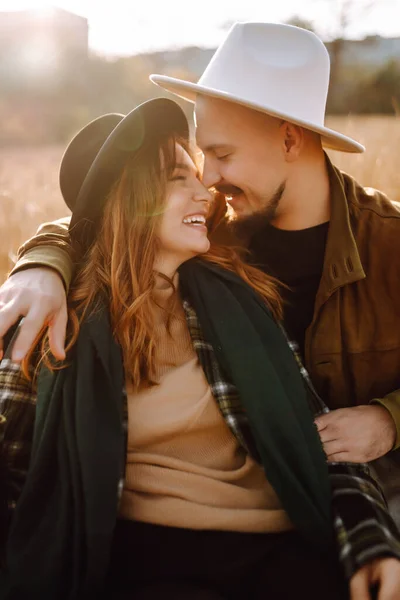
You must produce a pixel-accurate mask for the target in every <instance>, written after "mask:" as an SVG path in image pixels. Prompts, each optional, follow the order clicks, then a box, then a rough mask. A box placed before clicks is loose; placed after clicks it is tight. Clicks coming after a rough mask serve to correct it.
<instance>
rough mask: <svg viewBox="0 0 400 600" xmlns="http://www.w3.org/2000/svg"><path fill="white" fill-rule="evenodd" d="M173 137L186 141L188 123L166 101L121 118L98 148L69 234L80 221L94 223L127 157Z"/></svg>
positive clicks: (151, 103) (152, 102)
mask: <svg viewBox="0 0 400 600" xmlns="http://www.w3.org/2000/svg"><path fill="white" fill-rule="evenodd" d="M171 135H176V136H177V137H180V138H182V139H184V140H188V139H189V135H190V132H189V124H188V121H187V118H186V116H185V113H184V112H183V110H182V109H181V107H180V106H179V105H178V104H177V103H176V102H174V101H173V100H169V99H168V98H154V99H152V100H148V101H147V102H144V103H143V104H140V105H139V106H137V107H136V108H134V109H133V110H132V111H131V112H129V113H128V114H127V115H126V116H124V117H123V118H122V119H121V121H120V122H119V123H118V124H117V125H116V127H115V128H114V129H113V130H112V132H111V133H110V135H109V136H108V137H107V139H106V140H105V142H104V144H103V145H102V146H101V148H100V150H99V152H98V153H97V155H96V158H95V159H94V161H93V163H92V164H91V166H90V169H89V171H88V173H87V175H86V177H85V179H84V181H83V184H82V186H81V188H80V190H79V194H78V197H77V199H76V202H75V207H74V210H73V213H72V217H71V224H70V231H72V230H73V229H74V227H75V226H76V225H77V224H78V223H79V222H80V223H82V222H84V221H86V222H94V221H96V220H97V219H98V217H99V216H100V214H101V211H102V208H103V202H102V200H103V201H104V200H105V198H106V196H107V195H108V192H109V191H110V189H111V187H112V185H113V184H114V183H115V181H117V179H118V177H119V175H120V173H121V171H122V169H123V166H124V165H125V163H126V160H127V158H128V157H130V156H132V154H134V153H135V152H136V151H138V150H139V149H140V148H141V147H142V146H143V144H144V143H145V142H146V143H147V142H154V143H155V144H157V143H160V142H161V140H163V139H166V138H168V137H169V136H171Z"/></svg>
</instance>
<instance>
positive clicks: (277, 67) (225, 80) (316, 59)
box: [150, 23, 365, 152]
mask: <svg viewBox="0 0 400 600" xmlns="http://www.w3.org/2000/svg"><path fill="white" fill-rule="evenodd" d="M329 72H330V61H329V54H328V51H327V49H326V47H325V46H324V44H323V43H322V41H321V40H320V39H319V38H318V37H317V36H316V35H315V34H314V33H311V32H310V31H307V30H305V29H301V28H299V27H294V26H292V25H282V24H278V23H236V24H235V25H234V26H233V27H232V29H231V30H230V31H229V33H228V36H227V37H226V39H225V41H224V42H223V43H222V44H221V45H220V46H219V48H218V49H217V51H216V52H215V54H214V56H213V57H212V59H211V61H210V63H209V64H208V66H207V68H206V70H205V71H204V73H203V75H202V76H201V78H200V79H199V81H198V83H192V82H190V81H185V80H183V79H176V78H174V77H167V76H165V75H151V76H150V79H151V81H153V83H156V84H157V85H159V86H161V87H162V88H164V89H165V90H168V91H169V92H172V93H173V94H176V95H178V96H180V97H181V98H184V99H185V100H189V101H190V102H195V101H196V97H197V95H198V94H201V95H203V96H209V97H212V98H219V99H221V100H227V101H229V102H235V103H236V104H241V105H242V106H247V107H248V108H251V109H254V110H257V111H260V112H264V113H266V114H268V115H271V116H273V117H277V118H280V119H284V120H285V121H289V122H290V123H294V124H296V125H300V126H301V127H304V128H305V129H309V130H310V131H314V132H316V133H319V134H320V135H321V139H322V143H323V145H324V146H325V147H327V148H331V149H333V150H340V151H342V152H364V150H365V148H364V146H363V145H362V144H360V143H358V142H356V141H355V140H353V139H352V138H350V137H347V136H346V135H343V134H342V133H339V132H337V131H334V130H333V129H329V128H328V127H325V108H326V99H327V95H328V87H329Z"/></svg>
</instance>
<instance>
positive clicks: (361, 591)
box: [350, 558, 400, 600]
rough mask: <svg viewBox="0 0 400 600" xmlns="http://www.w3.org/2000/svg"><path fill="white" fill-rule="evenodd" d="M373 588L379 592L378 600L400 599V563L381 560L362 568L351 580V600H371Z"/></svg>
mask: <svg viewBox="0 0 400 600" xmlns="http://www.w3.org/2000/svg"><path fill="white" fill-rule="evenodd" d="M371 587H375V588H376V589H377V591H378V595H377V596H376V598H377V600H398V599H399V598H400V561H399V560H397V558H380V559H377V560H374V561H373V562H371V563H369V564H367V565H365V566H364V567H362V568H361V569H360V570H359V571H357V573H356V574H355V575H353V577H352V578H351V580H350V597H351V600H371V599H372V598H375V596H371V591H370V590H371Z"/></svg>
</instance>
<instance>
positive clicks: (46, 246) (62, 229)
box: [10, 217, 74, 290]
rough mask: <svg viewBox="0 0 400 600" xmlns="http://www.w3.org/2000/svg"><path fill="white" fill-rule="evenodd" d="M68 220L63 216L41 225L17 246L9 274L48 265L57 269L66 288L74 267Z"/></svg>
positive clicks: (68, 218)
mask: <svg viewBox="0 0 400 600" xmlns="http://www.w3.org/2000/svg"><path fill="white" fill-rule="evenodd" d="M69 222H70V217H64V218H62V219H58V220H57V221H53V222H50V223H44V224H43V225H41V226H40V227H39V229H38V231H37V232H36V234H35V235H34V236H33V237H32V238H30V239H29V240H27V241H26V242H25V243H24V244H22V246H21V247H20V248H19V250H18V260H17V263H16V264H15V266H14V268H13V269H12V271H11V273H10V275H13V274H14V273H16V272H18V271H22V270H24V269H29V268H33V267H49V268H51V269H54V270H55V271H57V273H58V274H59V275H60V277H61V278H62V280H63V282H64V285H65V288H66V289H67V290H68V287H69V285H70V282H71V278H72V275H73V267H74V264H73V257H72V247H71V240H70V236H69V231H68V227H69Z"/></svg>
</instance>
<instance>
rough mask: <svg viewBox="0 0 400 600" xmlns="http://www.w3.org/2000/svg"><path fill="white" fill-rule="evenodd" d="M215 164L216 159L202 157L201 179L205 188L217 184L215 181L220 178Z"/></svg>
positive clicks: (217, 181)
mask: <svg viewBox="0 0 400 600" xmlns="http://www.w3.org/2000/svg"><path fill="white" fill-rule="evenodd" d="M217 166H218V164H217V163H216V161H214V160H211V159H209V158H204V165H203V176H202V181H203V185H205V186H206V187H207V188H211V187H213V186H215V185H217V183H219V181H220V180H221V176H220V174H219V172H218V168H217Z"/></svg>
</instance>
